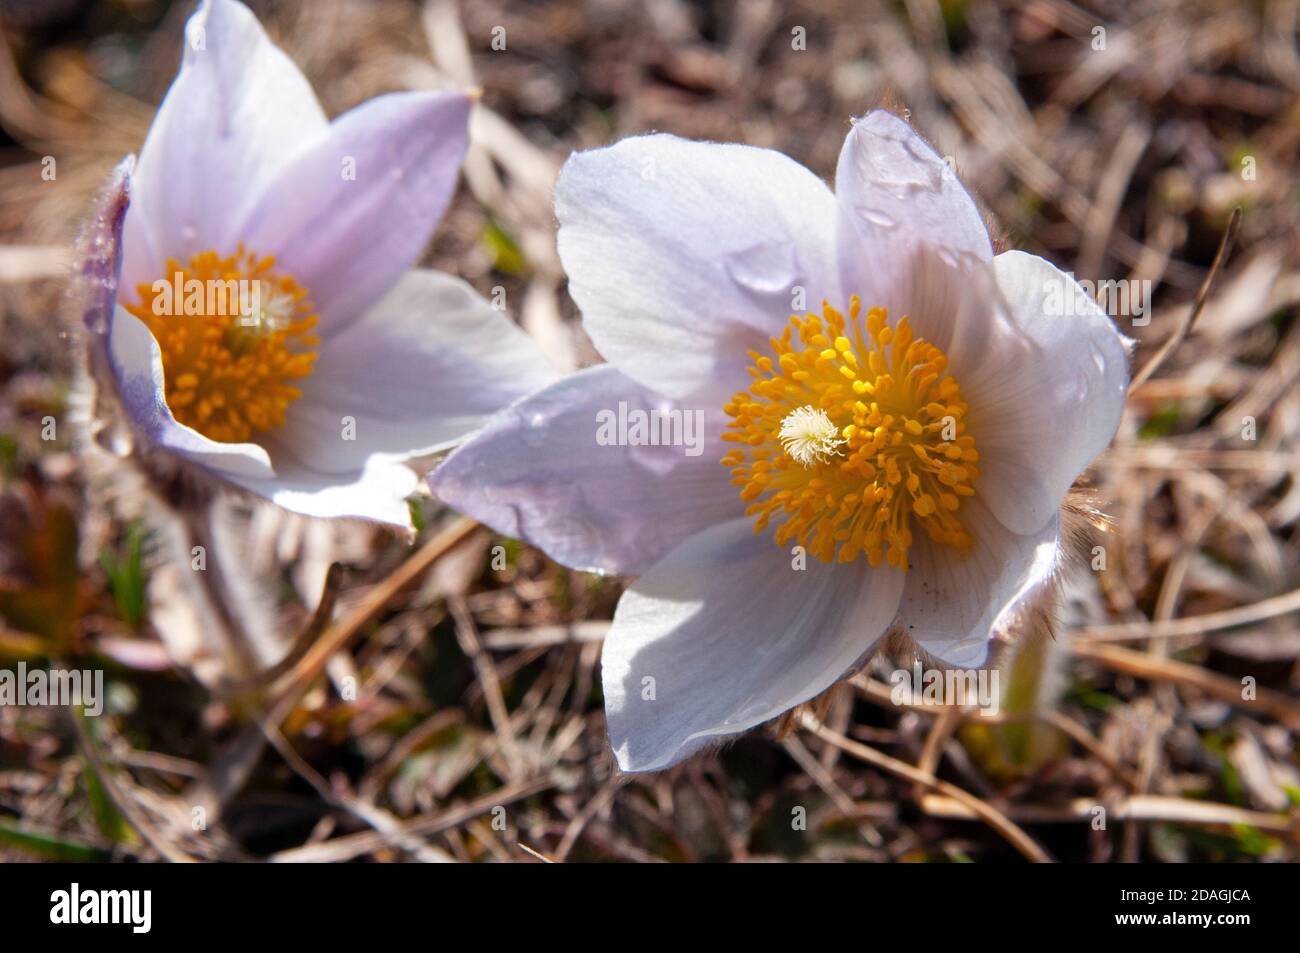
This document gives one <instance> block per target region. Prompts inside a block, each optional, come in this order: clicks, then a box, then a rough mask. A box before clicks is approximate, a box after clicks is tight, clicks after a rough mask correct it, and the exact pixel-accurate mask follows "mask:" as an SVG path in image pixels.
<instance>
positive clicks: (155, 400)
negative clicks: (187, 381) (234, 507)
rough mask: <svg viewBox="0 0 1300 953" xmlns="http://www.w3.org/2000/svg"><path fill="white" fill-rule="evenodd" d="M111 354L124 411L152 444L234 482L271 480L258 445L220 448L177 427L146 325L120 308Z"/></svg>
mask: <svg viewBox="0 0 1300 953" xmlns="http://www.w3.org/2000/svg"><path fill="white" fill-rule="evenodd" d="M109 353H110V360H111V363H112V367H113V373H114V375H115V376H116V377H117V386H118V394H119V396H120V398H121V401H122V406H123V408H124V409H125V410H126V413H127V415H128V416H129V417H130V418H131V422H132V423H133V424H134V425H135V428H136V430H138V431H139V432H140V434H141V435H142V436H144V437H145V438H147V439H148V440H149V441H150V442H151V443H153V444H156V445H157V446H160V447H163V448H165V449H167V450H170V451H172V452H173V453H177V454H180V455H181V456H183V457H186V458H188V459H190V460H192V461H194V462H195V463H198V464H201V465H202V466H204V467H207V468H208V469H210V470H212V471H214V472H216V473H218V474H220V475H222V476H225V477H228V478H231V479H234V478H236V477H240V478H246V479H271V478H273V477H274V476H275V472H274V471H273V470H272V468H271V459H270V457H269V456H268V455H267V452H266V451H265V450H264V449H262V447H260V446H258V445H257V444H255V443H219V442H217V441H215V440H209V439H208V438H207V437H205V436H203V434H201V433H199V432H198V431H197V430H194V429H193V428H191V427H186V426H185V425H184V424H180V423H177V421H176V418H175V417H173V416H172V412H171V410H170V409H169V408H168V407H167V400H166V397H165V396H164V389H163V365H162V351H161V350H160V349H159V348H158V342H157V341H155V340H154V337H153V334H152V333H150V331H149V328H148V327H147V326H146V325H145V323H144V322H143V321H141V320H140V319H139V318H137V317H136V316H135V315H133V314H131V313H129V312H128V311H126V309H124V308H122V307H120V306H119V307H118V308H117V310H116V312H115V313H114V316H113V324H112V327H111V328H110V330H109Z"/></svg>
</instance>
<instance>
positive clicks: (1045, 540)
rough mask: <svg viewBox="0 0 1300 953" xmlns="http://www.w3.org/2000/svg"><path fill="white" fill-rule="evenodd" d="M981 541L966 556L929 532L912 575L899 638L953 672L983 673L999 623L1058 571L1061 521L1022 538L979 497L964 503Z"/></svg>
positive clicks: (914, 553)
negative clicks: (980, 669) (981, 668)
mask: <svg viewBox="0 0 1300 953" xmlns="http://www.w3.org/2000/svg"><path fill="white" fill-rule="evenodd" d="M958 515H959V516H960V517H961V520H962V522H963V523H964V524H965V525H966V529H967V531H968V532H969V533H970V534H971V536H973V537H974V539H975V545H974V547H973V548H972V549H971V550H970V551H969V552H967V553H961V552H959V551H958V550H956V549H954V548H953V547H951V546H944V545H940V544H938V543H935V542H932V541H931V540H930V538H929V537H928V536H927V535H926V534H925V533H924V532H921V531H919V530H918V531H917V533H916V542H915V543H914V544H913V546H912V549H911V551H910V552H909V553H908V560H909V562H910V563H911V568H910V569H909V570H908V572H907V586H906V588H905V589H904V590H903V599H902V604H901V605H900V606H899V607H898V625H899V631H901V632H903V633H905V634H906V635H907V636H909V637H910V638H911V639H913V640H914V641H915V642H916V643H917V644H918V645H919V646H920V647H921V648H923V649H925V651H927V652H929V653H930V654H931V655H933V656H935V657H936V658H938V659H939V660H940V661H941V662H944V663H945V664H947V665H952V666H957V667H960V668H975V667H977V666H980V665H983V664H984V662H985V661H986V659H987V658H988V647H989V640H990V639H991V638H992V636H993V631H994V623H995V622H996V621H997V620H998V617H999V616H1001V615H1002V614H1003V613H1004V612H1007V611H1012V610H1014V609H1015V608H1016V606H1017V604H1018V603H1019V602H1020V601H1021V600H1022V599H1023V598H1024V597H1025V596H1027V595H1028V594H1029V593H1031V592H1032V591H1033V590H1034V589H1035V588H1036V587H1037V586H1039V585H1041V584H1042V583H1044V582H1046V581H1047V579H1048V577H1049V576H1050V575H1051V573H1052V571H1053V568H1054V567H1055V565H1056V558H1057V547H1058V542H1059V540H1058V536H1059V533H1058V529H1059V520H1058V518H1057V517H1056V516H1053V517H1052V518H1051V519H1050V520H1049V521H1048V523H1047V525H1046V526H1044V527H1042V528H1040V529H1039V530H1038V531H1037V532H1035V533H1032V534H1030V535H1028V536H1019V535H1017V534H1015V533H1013V532H1011V531H1010V530H1009V529H1007V528H1006V527H1005V526H1003V525H1002V523H1001V522H1000V521H999V520H998V519H997V518H996V517H995V516H994V515H993V514H992V513H990V512H989V510H988V508H987V507H986V506H985V505H984V504H983V503H982V502H981V501H980V499H979V498H978V497H974V498H971V499H967V500H965V501H964V502H963V503H962V508H961V511H960V513H959V514H958Z"/></svg>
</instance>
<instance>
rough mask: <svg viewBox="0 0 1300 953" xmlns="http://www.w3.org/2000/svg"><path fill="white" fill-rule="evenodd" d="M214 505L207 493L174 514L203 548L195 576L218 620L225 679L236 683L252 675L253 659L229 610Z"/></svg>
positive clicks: (228, 590) (229, 582)
mask: <svg viewBox="0 0 1300 953" xmlns="http://www.w3.org/2000/svg"><path fill="white" fill-rule="evenodd" d="M216 505H217V504H216V496H215V494H214V495H209V496H208V497H207V498H206V499H205V500H203V501H202V502H201V503H199V504H197V505H196V506H195V507H194V508H193V509H186V508H178V513H177V515H178V516H180V518H181V519H182V521H183V522H184V524H185V526H186V527H187V528H188V529H189V533H190V539H191V541H192V542H193V544H194V545H195V546H201V547H203V550H202V551H203V553H204V560H205V563H204V565H205V568H204V570H203V571H202V572H199V573H197V575H198V577H199V579H200V580H201V586H202V588H203V592H204V595H206V596H207V600H208V603H209V605H210V606H211V609H212V614H213V615H214V616H215V617H216V620H217V622H218V623H219V625H218V626H217V628H218V634H219V635H220V636H221V637H222V641H223V648H224V649H225V653H226V672H227V678H229V679H230V681H232V682H236V683H237V682H239V681H241V680H243V679H247V678H250V677H252V676H253V673H255V672H256V671H257V661H256V657H255V655H254V653H253V647H252V641H251V640H250V639H249V635H248V633H247V632H245V631H244V626H243V623H242V621H241V620H240V618H239V616H238V614H237V613H235V612H233V611H232V610H231V599H232V593H234V592H236V591H237V589H236V587H235V586H234V585H233V581H232V580H231V578H230V576H229V573H230V572H231V570H230V569H229V567H228V566H227V565H226V560H225V559H224V557H223V554H222V546H221V545H220V543H219V540H218V539H217V533H216V531H215V526H214V525H213V520H214V519H215V517H216Z"/></svg>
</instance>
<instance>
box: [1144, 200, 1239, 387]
mask: <svg viewBox="0 0 1300 953" xmlns="http://www.w3.org/2000/svg"><path fill="white" fill-rule="evenodd" d="M1239 225H1241V208H1240V207H1238V208H1234V209H1233V210H1232V217H1231V218H1229V219H1228V227H1227V228H1225V229H1224V230H1223V238H1221V239H1220V240H1219V250H1218V251H1216V252H1215V253H1214V261H1213V262H1211V263H1210V270H1209V271H1208V272H1206V275H1205V280H1204V281H1202V282H1201V287H1200V290H1198V291H1197V292H1196V298H1195V300H1194V301H1193V302H1192V310H1191V311H1189V312H1187V319H1186V320H1185V321H1183V323H1182V325H1181V326H1179V328H1178V329H1177V330H1176V331H1174V333H1173V334H1172V335H1170V337H1169V340H1167V341H1166V342H1165V343H1164V344H1162V345H1161V346H1160V350H1158V351H1156V353H1155V354H1154V355H1152V357H1151V360H1149V361H1147V362H1146V364H1145V365H1143V367H1142V370H1140V371H1138V372H1137V373H1136V374H1135V375H1134V376H1133V380H1132V382H1131V383H1130V384H1129V390H1130V391H1134V390H1137V389H1138V388H1139V387H1141V386H1142V384H1143V383H1144V382H1145V381H1147V380H1148V379H1149V378H1150V377H1151V375H1152V374H1154V373H1155V372H1156V370H1157V369H1158V368H1159V367H1160V365H1161V364H1163V363H1164V362H1165V360H1166V359H1167V358H1168V357H1169V355H1170V354H1172V353H1174V350H1175V349H1176V348H1177V347H1178V345H1180V344H1182V343H1183V339H1184V338H1185V337H1187V335H1188V333H1189V332H1190V331H1191V330H1192V325H1194V324H1195V323H1196V319H1197V318H1199V317H1200V316H1201V309H1202V308H1204V307H1205V302H1206V300H1207V299H1208V298H1209V296H1210V289H1211V288H1213V287H1214V279H1215V278H1217V277H1218V274H1219V269H1220V268H1222V267H1223V262H1224V259H1226V258H1227V257H1228V252H1229V251H1230V250H1231V248H1232V243H1233V241H1234V240H1235V239H1236V237H1237V228H1238V226H1239Z"/></svg>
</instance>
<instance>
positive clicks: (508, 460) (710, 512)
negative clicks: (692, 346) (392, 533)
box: [429, 364, 743, 574]
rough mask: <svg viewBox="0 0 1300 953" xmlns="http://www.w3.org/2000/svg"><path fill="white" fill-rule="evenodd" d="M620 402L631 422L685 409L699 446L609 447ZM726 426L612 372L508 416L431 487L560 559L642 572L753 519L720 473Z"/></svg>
mask: <svg viewBox="0 0 1300 953" xmlns="http://www.w3.org/2000/svg"><path fill="white" fill-rule="evenodd" d="M620 405H622V406H623V407H624V409H625V410H626V412H627V416H626V418H625V419H627V420H628V421H629V422H631V421H633V420H634V419H635V417H636V415H638V414H639V413H640V412H648V411H651V410H662V411H669V412H671V411H684V412H685V413H683V414H682V415H681V416H680V417H679V418H678V419H679V420H680V421H681V423H682V430H681V431H680V436H681V437H682V438H683V440H685V438H688V437H690V438H692V439H691V440H690V441H689V443H690V444H692V445H687V446H681V445H677V446H668V445H660V446H618V445H606V446H602V445H601V444H600V443H599V442H598V434H599V433H600V432H601V424H602V420H609V419H610V417H613V418H614V419H615V421H617V417H618V414H619V410H620ZM602 414H603V415H605V416H603V417H602ZM660 419H661V420H663V419H665V418H660ZM688 423H689V424H690V426H691V430H689V431H688V430H687V429H686V425H687V424H688ZM615 425H616V424H615ZM724 425H725V417H724V416H723V414H722V411H721V408H720V407H705V408H700V407H692V406H691V405H690V404H689V403H688V402H674V401H670V400H668V399H667V398H665V397H662V396H660V395H658V394H656V393H654V392H653V391H650V390H647V389H646V388H643V387H641V386H640V385H639V384H637V383H636V382H634V381H633V380H631V379H630V378H628V377H627V376H625V375H624V374H622V373H621V372H620V371H619V370H618V369H616V368H615V367H614V366H613V365H610V364H602V365H600V366H598V367H592V368H588V369H587V370H584V371H579V372H578V373H576V374H573V375H570V376H569V377H566V378H564V379H563V380H561V381H559V382H557V383H555V384H553V385H551V386H550V387H548V388H546V389H545V390H543V391H541V392H539V393H537V394H535V395H533V396H531V397H528V398H525V399H524V400H521V401H519V402H518V403H517V404H515V405H514V406H512V407H510V408H509V409H508V410H506V411H504V412H503V413H501V414H499V415H498V416H497V417H496V418H495V419H494V420H493V421H492V422H491V423H489V424H488V426H487V427H485V428H484V429H483V430H482V431H481V432H480V433H478V434H476V435H475V436H473V437H472V438H471V439H470V440H469V441H468V442H466V443H465V444H464V445H463V446H462V447H460V448H459V449H457V450H456V451H455V452H454V453H452V454H451V455H450V456H449V457H448V458H447V459H446V461H445V462H444V463H443V464H442V466H440V467H439V468H438V469H437V470H435V471H434V472H433V473H432V474H431V475H430V477H429V485H430V487H431V488H432V490H433V492H434V494H435V495H437V496H438V497H439V498H441V499H442V500H443V501H445V502H446V503H447V504H448V505H450V506H453V507H455V508H456V509H458V510H461V511H462V512H464V513H467V514H468V515H470V516H472V517H474V518H475V519H476V520H478V521H480V522H482V523H486V524H487V525H489V526H491V527H493V528H494V529H496V530H497V531H498V532H501V533H504V534H506V535H507V536H512V537H515V538H518V539H524V540H527V541H528V542H530V543H532V544H534V545H536V546H539V547H541V548H542V549H544V550H545V551H546V552H547V554H548V555H550V556H551V558H552V559H555V560H557V561H558V562H561V563H564V564H565V565H568V566H573V567H575V568H578V569H585V570H590V571H593V572H608V573H629V574H635V573H639V572H642V571H644V570H645V569H647V568H649V567H650V566H651V565H652V564H653V563H655V562H656V561H657V560H658V559H659V558H660V557H661V556H663V555H664V554H666V553H667V552H668V551H669V550H671V549H672V548H673V547H674V546H676V545H677V544H678V543H680V542H681V541H682V540H684V539H686V538H687V537H689V536H691V535H693V534H694V533H697V532H699V531H700V530H702V529H705V528H707V527H709V526H712V525H714V524H715V523H718V522H721V521H724V520H730V519H733V518H735V517H736V516H739V515H740V514H741V513H742V512H743V504H742V503H741V502H740V497H739V494H738V492H737V490H736V488H735V487H733V486H731V484H730V483H729V482H728V476H727V471H726V469H724V468H723V467H722V466H721V465H720V464H719V460H720V459H721V458H722V455H723V453H724V452H725V450H724V446H723V443H722V440H721V436H722V433H723V428H724ZM696 428H699V429H696ZM701 430H702V431H703V432H702V434H701V433H700V431H701ZM628 436H629V437H632V436H633V433H632V431H631V430H630V429H629V430H628ZM695 436H698V437H699V440H698V441H697V440H695V439H694V437H695Z"/></svg>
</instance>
